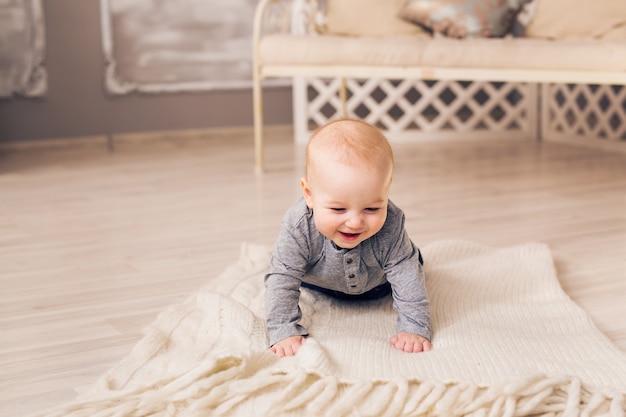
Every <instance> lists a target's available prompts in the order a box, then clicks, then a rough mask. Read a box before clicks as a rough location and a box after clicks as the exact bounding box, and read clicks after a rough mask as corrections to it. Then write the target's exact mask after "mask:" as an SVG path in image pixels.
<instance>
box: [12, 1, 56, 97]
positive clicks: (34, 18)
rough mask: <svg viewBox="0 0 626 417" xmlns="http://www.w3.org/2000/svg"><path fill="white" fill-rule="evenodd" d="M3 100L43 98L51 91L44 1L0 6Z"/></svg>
mask: <svg viewBox="0 0 626 417" xmlns="http://www.w3.org/2000/svg"><path fill="white" fill-rule="evenodd" d="M0 39H3V40H6V41H3V42H0V55H2V57H3V59H2V64H0V97H5V98H6V97H11V96H13V95H21V96H25V97H41V96H44V95H45V94H46V93H47V90H48V74H47V72H46V68H45V66H44V55H45V46H46V45H45V25H44V16H43V0H14V1H10V2H8V3H7V2H6V1H5V2H2V4H1V5H0Z"/></svg>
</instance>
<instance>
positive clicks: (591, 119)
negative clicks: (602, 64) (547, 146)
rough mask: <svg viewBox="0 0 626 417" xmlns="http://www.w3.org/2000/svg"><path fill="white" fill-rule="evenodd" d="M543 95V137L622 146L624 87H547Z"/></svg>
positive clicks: (625, 107) (624, 137)
mask: <svg viewBox="0 0 626 417" xmlns="http://www.w3.org/2000/svg"><path fill="white" fill-rule="evenodd" d="M543 95H544V103H545V104H544V109H543V112H542V120H543V123H542V135H543V137H544V138H546V139H554V140H559V141H564V142H568V141H569V142H576V143H582V142H588V143H589V144H593V143H599V142H606V143H612V144H614V145H620V147H623V146H626V86H618V85H613V86H612V85H585V84H548V85H546V86H545V87H544V91H543Z"/></svg>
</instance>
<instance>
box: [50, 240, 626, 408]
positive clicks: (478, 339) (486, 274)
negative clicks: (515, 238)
mask: <svg viewBox="0 0 626 417" xmlns="http://www.w3.org/2000/svg"><path fill="white" fill-rule="evenodd" d="M422 252H423V254H424V258H425V261H426V264H425V271H426V277H427V278H426V279H427V288H428V292H429V296H430V299H431V316H432V324H433V335H434V336H433V340H432V343H433V350H432V351H431V352H427V353H418V354H406V353H403V352H399V351H397V350H395V349H394V348H393V347H391V346H390V344H389V341H388V340H389V338H390V337H391V336H393V335H394V329H395V312H394V311H393V309H392V305H391V300H390V298H387V299H382V300H375V301H367V302H349V301H340V300H335V299H331V298H327V297H326V296H323V295H321V294H319V293H316V292H314V291H308V290H303V291H302V297H301V306H302V310H303V320H304V325H305V327H306V328H307V329H308V330H309V331H310V333H311V336H310V337H309V338H307V340H306V342H305V344H304V345H303V346H302V348H301V350H300V351H299V353H298V354H297V355H296V356H295V357H291V358H283V359H279V358H277V357H275V356H274V355H272V354H270V353H268V352H267V350H266V349H267V347H266V334H265V324H264V323H265V321H264V306H263V303H264V291H263V288H264V287H263V276H264V273H265V271H266V269H267V265H268V262H269V257H270V248H268V247H264V246H255V245H243V247H242V255H241V258H240V260H239V261H238V262H237V263H236V264H234V265H232V266H231V267H229V268H228V269H227V270H226V271H225V272H224V273H222V274H221V275H219V276H217V277H216V278H214V279H212V280H211V281H210V282H209V284H208V285H207V286H206V287H205V288H204V289H202V290H200V291H199V292H197V293H196V294H194V295H193V296H192V297H191V298H189V299H188V300H187V301H186V302H184V303H182V304H180V305H175V306H172V307H171V308H169V309H167V310H166V311H164V312H163V313H161V315H160V316H159V317H158V319H157V320H156V321H155V323H153V324H152V325H151V326H149V327H148V328H147V329H146V330H145V335H144V337H143V338H142V339H141V340H140V341H139V343H138V344H137V345H136V346H135V348H134V349H133V351H132V352H131V353H130V355H128V356H127V357H126V358H125V359H123V360H122V361H121V362H120V363H119V364H118V365H117V366H115V367H114V368H112V369H111V370H110V371H109V372H107V373H106V374H105V375H103V377H102V378H101V379H100V380H99V381H98V382H97V383H96V384H95V385H94V387H93V388H92V389H91V390H89V391H88V392H87V393H85V394H84V395H82V396H81V397H80V398H78V399H77V400H76V401H74V402H72V403H69V404H65V405H63V406H61V407H59V408H57V409H55V410H52V411H49V412H45V413H40V414H38V415H39V416H58V417H61V416H64V417H65V416H72V417H79V416H84V417H87V416H89V417H95V416H127V417H131V416H132V417H139V416H159V417H165V416H176V417H183V416H185V417H200V416H209V415H210V416H220V415H228V416H263V415H268V416H291V415H293V416H303V415H307V416H308V415H312V416H333V417H335V416H362V415H363V416H365V415H372V416H454V415H470V416H519V415H524V416H526V415H546V416H554V415H566V416H577V415H582V416H587V415H609V416H615V417H617V416H622V417H623V416H624V409H625V408H626V402H625V399H624V393H625V392H626V372H625V370H626V354H624V352H622V351H620V350H619V349H617V348H616V347H614V346H613V345H612V344H611V343H610V342H609V341H608V339H606V337H605V336H604V335H603V334H602V333H600V332H599V331H598V330H597V329H596V328H595V327H594V325H593V323H592V322H591V320H590V319H589V317H588V316H587V314H586V313H585V312H584V311H583V310H581V309H580V308H579V307H578V306H577V305H575V304H574V303H573V302H572V301H571V300H570V299H569V298H568V297H567V295H566V294H565V293H564V292H563V291H562V289H561V287H560V286H559V283H558V280H557V278H556V274H555V270H554V266H553V261H552V258H551V254H550V251H549V249H548V248H547V247H546V246H545V245H542V244H528V245H523V246H516V247H511V248H504V249H496V248H489V247H485V246H481V245H477V244H474V243H469V242H463V241H441V242H435V243H432V244H430V245H427V246H426V247H423V248H422Z"/></svg>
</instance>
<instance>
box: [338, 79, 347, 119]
mask: <svg viewBox="0 0 626 417" xmlns="http://www.w3.org/2000/svg"><path fill="white" fill-rule="evenodd" d="M339 101H340V102H341V117H343V118H346V117H348V88H347V86H346V79H345V78H343V77H342V78H340V79H339Z"/></svg>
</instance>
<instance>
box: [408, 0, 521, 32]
mask: <svg viewBox="0 0 626 417" xmlns="http://www.w3.org/2000/svg"><path fill="white" fill-rule="evenodd" d="M527 1H529V0H409V1H408V3H407V5H406V6H404V8H402V9H401V10H400V14H399V16H400V17H401V18H403V19H406V20H408V21H410V22H413V23H417V24H419V25H422V26H424V27H426V28H428V29H430V30H432V31H433V32H434V33H441V34H444V35H445V36H449V37H454V38H465V37H502V36H505V35H506V34H507V33H508V32H509V29H510V27H511V24H512V23H513V20H514V19H515V15H516V14H517V12H518V11H519V10H520V8H521V7H522V5H523V4H524V3H526V2H527Z"/></svg>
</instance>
